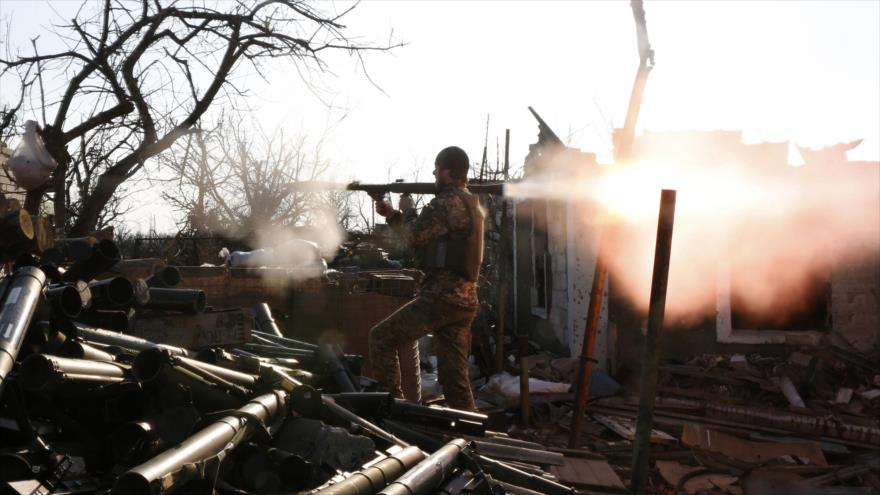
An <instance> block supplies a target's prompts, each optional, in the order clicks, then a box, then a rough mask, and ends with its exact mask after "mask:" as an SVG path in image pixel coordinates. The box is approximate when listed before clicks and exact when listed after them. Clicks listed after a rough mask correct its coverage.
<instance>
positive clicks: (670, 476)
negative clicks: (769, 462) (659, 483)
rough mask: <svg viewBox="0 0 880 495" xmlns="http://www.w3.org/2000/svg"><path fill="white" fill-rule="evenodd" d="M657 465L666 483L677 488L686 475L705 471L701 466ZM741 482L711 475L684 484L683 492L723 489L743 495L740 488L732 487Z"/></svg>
mask: <svg viewBox="0 0 880 495" xmlns="http://www.w3.org/2000/svg"><path fill="white" fill-rule="evenodd" d="M655 465H656V466H657V470H658V471H659V472H660V476H661V477H662V478H663V480H664V481H666V482H667V483H669V484H670V485H672V486H673V487H674V486H676V485H677V484H678V482H679V480H681V478H683V477H684V476H685V475H687V474H689V473H691V472H693V471H699V470H700V469H703V468H702V467H700V466H685V465H684V464H681V463H679V462H675V461H656V463H655ZM737 481H739V478H737V477H736V476H731V475H726V474H718V473H711V474H706V475H704V476H695V477H693V478H692V479H690V480H688V481H686V482H685V483H684V486H683V487H682V488H683V491H684V493H687V494H688V495H691V494H696V493H711V492H712V491H714V490H717V489H719V488H720V489H721V490H723V491H724V493H742V491H741V490H740V488H739V487H736V486H731V485H733V484H735V483H736V482H737Z"/></svg>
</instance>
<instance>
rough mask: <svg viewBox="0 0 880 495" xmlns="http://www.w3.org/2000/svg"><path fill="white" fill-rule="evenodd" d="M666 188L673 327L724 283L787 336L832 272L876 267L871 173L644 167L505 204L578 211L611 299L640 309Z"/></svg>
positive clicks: (512, 191)
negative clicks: (565, 204) (592, 232)
mask: <svg viewBox="0 0 880 495" xmlns="http://www.w3.org/2000/svg"><path fill="white" fill-rule="evenodd" d="M679 163H680V162H679ZM571 168H572V167H568V169H569V170H570V169H571ZM582 168H583V167H582ZM664 188H667V189H675V190H677V191H678V193H677V203H676V212H675V227H674V232H673V246H672V248H673V251H672V259H671V267H670V276H669V289H668V296H667V306H666V308H667V309H666V311H667V315H668V316H669V317H670V318H671V319H673V320H675V319H678V320H685V321H687V320H691V319H694V318H701V317H706V316H712V315H714V312H715V310H716V309H715V308H716V305H715V301H716V292H717V289H718V280H719V275H720V279H721V280H726V279H728V278H729V280H730V290H731V298H732V300H736V301H738V303H739V304H741V305H742V307H744V308H748V310H749V311H754V312H756V313H761V314H763V315H764V318H765V320H764V321H767V318H769V319H770V322H771V324H784V323H785V322H786V321H787V320H788V319H789V317H790V316H791V315H792V314H794V313H796V312H798V311H801V310H803V309H805V308H803V307H802V306H803V305H804V304H805V301H807V300H809V296H810V295H811V294H810V292H811V291H815V287H816V285H817V282H818V283H820V284H821V281H828V280H829V276H830V273H831V270H832V268H833V269H834V270H838V269H842V268H846V267H859V266H863V265H864V264H865V263H871V264H872V265H871V266H876V263H877V261H878V260H877V258H878V252H880V167H877V166H876V165H869V164H864V163H862V164H858V163H856V164H846V163H841V164H836V165H825V166H799V167H796V166H779V167H766V166H764V167H757V166H755V165H746V164H743V163H714V164H713V163H704V164H699V165H696V164H695V165H681V164H676V163H664V162H650V161H644V162H638V163H633V164H629V165H617V166H602V165H599V166H592V167H591V168H590V169H589V170H585V171H583V172H582V173H579V174H578V175H577V176H571V175H567V176H565V177H559V176H558V175H556V176H550V175H546V174H545V175H538V176H535V177H531V178H528V179H526V180H524V181H522V182H520V183H517V184H512V185H509V186H508V188H507V190H506V191H505V194H507V195H510V196H514V197H518V198H543V199H548V200H572V201H576V202H580V203H582V204H583V207H582V208H579V209H578V211H580V213H579V215H578V218H577V219H575V221H577V222H580V223H581V224H583V225H584V226H588V227H589V226H591V227H598V226H600V225H601V226H603V227H604V229H603V232H604V233H605V236H604V240H603V242H605V243H607V245H606V247H607V248H608V249H607V252H608V254H609V258H608V263H609V270H610V271H611V273H612V274H613V279H612V280H613V282H614V283H615V284H616V285H615V286H614V289H615V290H616V291H622V292H623V294H624V295H625V296H626V297H628V298H629V299H630V300H631V302H632V303H633V304H634V305H635V306H636V307H638V308H640V309H647V304H648V297H649V293H650V285H651V272H652V266H653V255H654V243H655V240H656V232H657V215H658V207H659V203H660V190H661V189H664Z"/></svg>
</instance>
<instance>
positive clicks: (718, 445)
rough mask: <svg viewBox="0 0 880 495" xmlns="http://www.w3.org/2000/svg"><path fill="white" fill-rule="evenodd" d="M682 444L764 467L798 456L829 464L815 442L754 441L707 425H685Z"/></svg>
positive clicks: (818, 463) (822, 464)
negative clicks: (788, 457)
mask: <svg viewBox="0 0 880 495" xmlns="http://www.w3.org/2000/svg"><path fill="white" fill-rule="evenodd" d="M681 442H682V443H683V444H685V445H688V446H690V447H694V448H696V449H700V450H703V451H706V452H716V453H719V454H723V455H725V456H727V457H730V458H731V459H737V460H740V461H745V462H750V463H755V464H763V463H765V462H767V461H770V460H773V459H777V458H779V457H783V456H787V455H788V456H797V457H799V458H801V459H804V460H806V461H809V462H810V463H811V464H815V465H817V466H827V465H828V461H826V460H825V455H824V454H823V453H822V449H821V447H820V446H819V444H818V443H816V442H810V443H784V442H753V441H751V440H745V439H742V438H739V437H735V436H733V435H728V434H726V433H721V432H720V431H715V430H710V429H709V428H706V426H705V425H701V424H697V423H685V424H684V427H683V429H682V434H681Z"/></svg>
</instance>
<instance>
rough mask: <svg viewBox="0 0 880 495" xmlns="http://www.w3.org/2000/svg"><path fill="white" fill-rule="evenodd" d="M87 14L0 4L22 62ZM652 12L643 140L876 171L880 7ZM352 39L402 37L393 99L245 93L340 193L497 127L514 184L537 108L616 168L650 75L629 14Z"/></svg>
mask: <svg viewBox="0 0 880 495" xmlns="http://www.w3.org/2000/svg"><path fill="white" fill-rule="evenodd" d="M77 5H78V3H76V2H68V1H56V2H54V3H52V4H51V5H47V4H46V3H45V2H35V1H34V2H24V1H14V0H0V18H2V19H11V20H12V27H11V32H10V39H11V43H12V44H13V45H18V46H27V45H28V44H29V38H30V37H32V36H34V35H35V34H37V33H38V32H39V31H40V29H41V26H46V25H48V24H49V23H50V22H51V21H53V20H54V19H55V18H56V14H55V12H53V11H57V12H59V13H61V14H62V15H67V16H69V15H70V13H71V12H72V11H74V10H75V8H76V6H77ZM320 5H321V6H322V7H323V8H326V9H328V10H333V9H336V10H342V9H343V8H345V6H347V5H348V4H346V3H336V4H334V3H330V2H325V3H323V4H320ZM645 11H646V15H647V23H648V33H649V37H650V40H651V44H652V46H653V48H654V50H655V52H656V68H655V69H654V70H653V72H652V73H651V75H650V78H649V80H648V85H647V90H646V93H645V97H644V103H643V107H642V113H641V117H640V120H639V129H640V131H642V130H646V129H647V130H651V131H668V130H692V129H698V130H713V129H725V130H743V131H744V136H745V139H746V140H747V141H750V142H754V141H761V140H786V139H788V140H792V141H793V142H795V143H797V144H800V145H807V146H813V147H817V146H823V145H827V144H833V143H836V142H840V141H846V140H852V139H856V138H860V137H862V138H865V142H864V143H863V144H862V145H861V146H860V147H859V148H857V149H856V150H854V151H853V152H851V153H850V157H851V158H853V159H864V160H878V159H880V1H878V0H855V1H812V0H802V1H797V0H792V1H778V2H772V1H760V2H759V1H714V0H707V1H702V2H695V1H680V2H679V1H669V0H646V1H645ZM65 13H66V14H65ZM343 22H344V23H345V24H346V25H347V26H349V28H350V34H351V35H355V36H360V37H361V38H362V39H363V40H364V41H368V40H373V41H375V42H383V41H387V40H388V37H389V34H390V33H391V32H392V30H393V38H394V39H396V40H399V41H403V42H405V43H406V44H407V45H406V46H404V47H401V48H397V49H395V50H394V51H393V52H392V53H389V54H384V53H373V54H370V55H369V56H367V58H366V68H367V71H368V73H369V75H370V78H371V79H372V80H373V81H374V82H375V83H376V85H378V86H379V87H380V88H381V90H380V89H377V88H376V87H375V86H373V85H372V84H371V83H370V82H369V81H368V80H367V78H366V77H365V76H364V75H363V73H362V71H361V70H360V69H359V68H358V67H357V64H355V63H353V61H352V59H351V58H350V57H349V56H347V55H345V54H334V55H331V56H328V57H327V62H328V65H329V69H330V71H332V74H329V73H328V74H325V75H323V76H322V77H321V78H320V80H319V81H318V82H317V83H316V85H318V86H320V87H319V89H318V90H317V91H318V93H319V94H320V96H321V99H323V100H324V101H325V102H328V101H329V102H332V104H333V107H332V108H328V107H327V106H326V105H325V104H324V103H322V102H321V101H320V100H319V98H318V97H317V96H316V95H315V94H314V92H312V91H309V90H308V89H307V88H306V85H305V84H304V83H303V82H302V80H301V78H300V76H299V75H298V73H297V71H296V70H295V69H293V68H292V66H290V65H289V63H283V62H278V63H274V64H272V65H271V67H270V68H269V69H270V70H269V72H268V79H269V80H268V82H263V81H262V80H260V79H259V78H256V77H252V76H249V77H246V78H243V79H242V80H241V81H240V84H245V85H246V86H247V87H249V88H250V89H251V90H252V91H253V93H254V96H253V97H252V98H251V99H250V100H249V104H250V106H251V107H252V108H253V109H255V111H256V112H255V116H256V119H257V120H258V121H259V123H260V125H261V126H262V127H263V128H266V129H272V128H274V127H275V126H283V127H284V129H285V132H287V133H288V134H290V135H294V134H297V133H302V132H305V133H307V134H308V135H309V136H314V137H315V138H317V137H318V136H320V135H321V134H326V136H325V145H324V154H325V156H327V157H328V158H329V159H330V160H331V161H332V162H333V163H335V164H336V165H337V167H336V168H335V171H336V178H338V179H349V178H357V179H361V180H362V181H365V182H368V181H380V180H385V179H386V177H387V176H388V170H389V168H391V176H392V178H397V177H405V178H407V179H411V178H413V174H414V170H415V169H416V168H419V166H420V168H419V170H420V171H421V174H420V178H421V179H423V180H428V179H430V170H431V168H432V162H433V157H434V155H435V154H436V153H437V151H439V150H440V149H441V148H443V147H445V146H448V145H451V144H456V145H459V146H462V147H463V148H464V149H465V150H466V151H467V152H468V153H469V154H470V156H471V159H472V161H477V160H479V159H480V157H481V154H482V147H483V140H484V139H485V126H486V117H487V115H489V116H490V123H489V157H490V160H491V161H492V162H493V163H494V160H495V143H496V139H497V140H499V141H500V143H501V145H502V146H503V139H504V129H505V128H510V129H511V141H512V142H511V162H512V166H513V167H518V166H520V165H521V164H522V161H523V158H524V157H525V155H526V153H527V152H528V145H529V144H530V143H533V142H534V141H535V140H536V136H537V125H536V123H535V121H534V119H533V118H532V117H531V115H530V114H529V113H528V111H527V108H526V107H527V106H529V105H531V106H533V107H534V108H535V109H536V110H537V111H538V112H539V113H540V114H541V116H542V117H543V118H544V119H545V120H546V121H547V122H548V123H549V124H550V125H551V127H553V129H554V130H555V131H556V132H557V134H559V135H560V137H562V138H563V139H564V140H570V143H571V145H572V146H575V147H579V148H581V149H583V150H585V151H593V152H597V153H598V154H599V155H600V157H607V156H609V155H610V128H611V126H612V125H613V126H620V125H621V124H622V121H623V117H624V114H625V112H626V106H627V102H628V98H629V94H630V90H631V87H632V80H633V76H634V74H635V69H636V66H637V63H638V55H637V53H636V41H635V27H634V22H633V18H632V13H631V10H630V6H629V2H628V1H606V2H600V1H590V2H586V1H584V2H576V1H562V2H537V1H491V2H464V1H436V2H427V1H418V2H403V1H394V2H386V1H371V0H368V1H365V2H362V3H361V4H360V5H359V6H358V7H357V8H356V9H355V10H354V11H353V12H352V13H351V14H350V15H349V16H347V17H346V18H345V19H344V21H343ZM3 29H5V25H4V27H3ZM48 36H49V35H48V34H44V35H43V38H41V43H42V42H43V40H46V39H47V37H48ZM0 90H2V87H0ZM0 98H3V95H2V94H0ZM328 123H329V124H330V125H329V129H328ZM325 131H326V133H325ZM154 197H155V195H153V194H145V195H144V196H143V199H142V201H143V204H144V205H147V204H149V206H143V207H141V208H139V209H138V210H136V211H135V212H134V213H133V214H132V216H131V218H130V219H129V223H130V225H131V226H133V227H137V226H141V227H142V228H146V226H147V225H148V219H149V218H151V217H155V219H156V224H157V226H158V227H159V228H160V229H170V228H171V227H172V222H171V218H170V215H169V214H168V213H166V212H164V211H163V210H165V208H162V207H158V206H157V204H156V203H155V200H154V199H153V198H154Z"/></svg>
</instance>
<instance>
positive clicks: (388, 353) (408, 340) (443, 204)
mask: <svg viewBox="0 0 880 495" xmlns="http://www.w3.org/2000/svg"><path fill="white" fill-rule="evenodd" d="M458 194H460V193H458V192H456V191H454V190H453V188H452V187H447V188H444V189H442V190H440V191H439V192H438V193H437V195H436V196H435V197H434V199H433V200H431V202H430V203H429V204H428V205H427V206H425V207H424V208H423V209H422V212H421V214H420V215H419V216H418V218H417V219H416V220H415V221H414V222H412V223H411V224H408V225H403V222H402V214H401V213H400V212H397V211H395V212H394V213H392V214H391V215H389V217H388V223H389V224H391V225H392V226H399V227H403V228H404V229H405V232H404V234H405V236H406V238H407V241H408V243H409V245H410V246H412V247H413V248H416V249H419V248H422V247H424V246H425V245H426V244H427V243H428V242H430V241H432V240H435V239H442V238H450V237H458V238H464V237H467V236H468V235H469V234H470V232H471V229H472V227H473V226H472V222H473V218H472V216H471V213H470V211H469V210H468V207H467V206H466V205H465V204H464V202H463V201H462V199H461V198H459V197H458ZM464 194H470V192H468V191H467V189H464ZM478 306H479V303H478V301H477V287H476V283H475V282H471V281H469V280H467V279H465V278H464V277H463V276H461V275H459V274H457V273H455V272H452V271H450V270H446V269H438V268H434V269H428V270H426V271H425V276H424V278H423V279H422V281H421V283H420V285H419V295H418V297H416V299H415V300H413V301H410V302H409V303H407V304H406V305H405V306H403V307H401V308H400V309H398V310H397V311H396V312H394V313H393V314H392V315H391V316H389V317H388V318H386V319H385V320H383V321H381V322H380V323H379V324H378V325H376V326H375V327H373V329H372V330H371V331H370V362H371V367H372V370H373V377H374V378H376V379H377V380H378V381H379V382H380V383H382V384H384V385H386V386H387V387H388V388H389V390H390V391H391V392H392V394H394V395H395V396H396V397H402V396H403V392H402V391H401V375H400V373H401V369H400V362H399V360H398V350H399V349H401V346H405V347H404V348H406V349H409V348H410V347H409V346H412V345H415V344H414V341H416V340H418V339H419V338H421V337H422V336H424V335H427V334H429V333H433V334H434V349H435V351H436V352H437V363H438V367H439V370H438V371H439V381H440V385H441V386H442V387H443V393H444V395H445V396H446V403H447V404H448V405H449V407H453V408H456V409H464V410H468V411H472V410H474V409H475V407H474V398H473V394H472V393H471V386H470V380H469V379H468V356H469V355H470V341H471V323H472V322H473V320H474V317H475V316H476V312H477V308H478ZM416 352H417V350H416ZM410 368H411V366H410ZM410 373H413V371H412V370H409V373H408V374H410ZM414 373H415V374H416V375H417V374H418V369H417V368H416V370H414ZM413 380H418V378H417V377H415V378H413V377H411V376H408V377H407V379H406V380H404V382H406V383H408V384H410V383H412V382H413ZM416 383H418V382H417V381H416ZM407 395H409V394H407Z"/></svg>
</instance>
